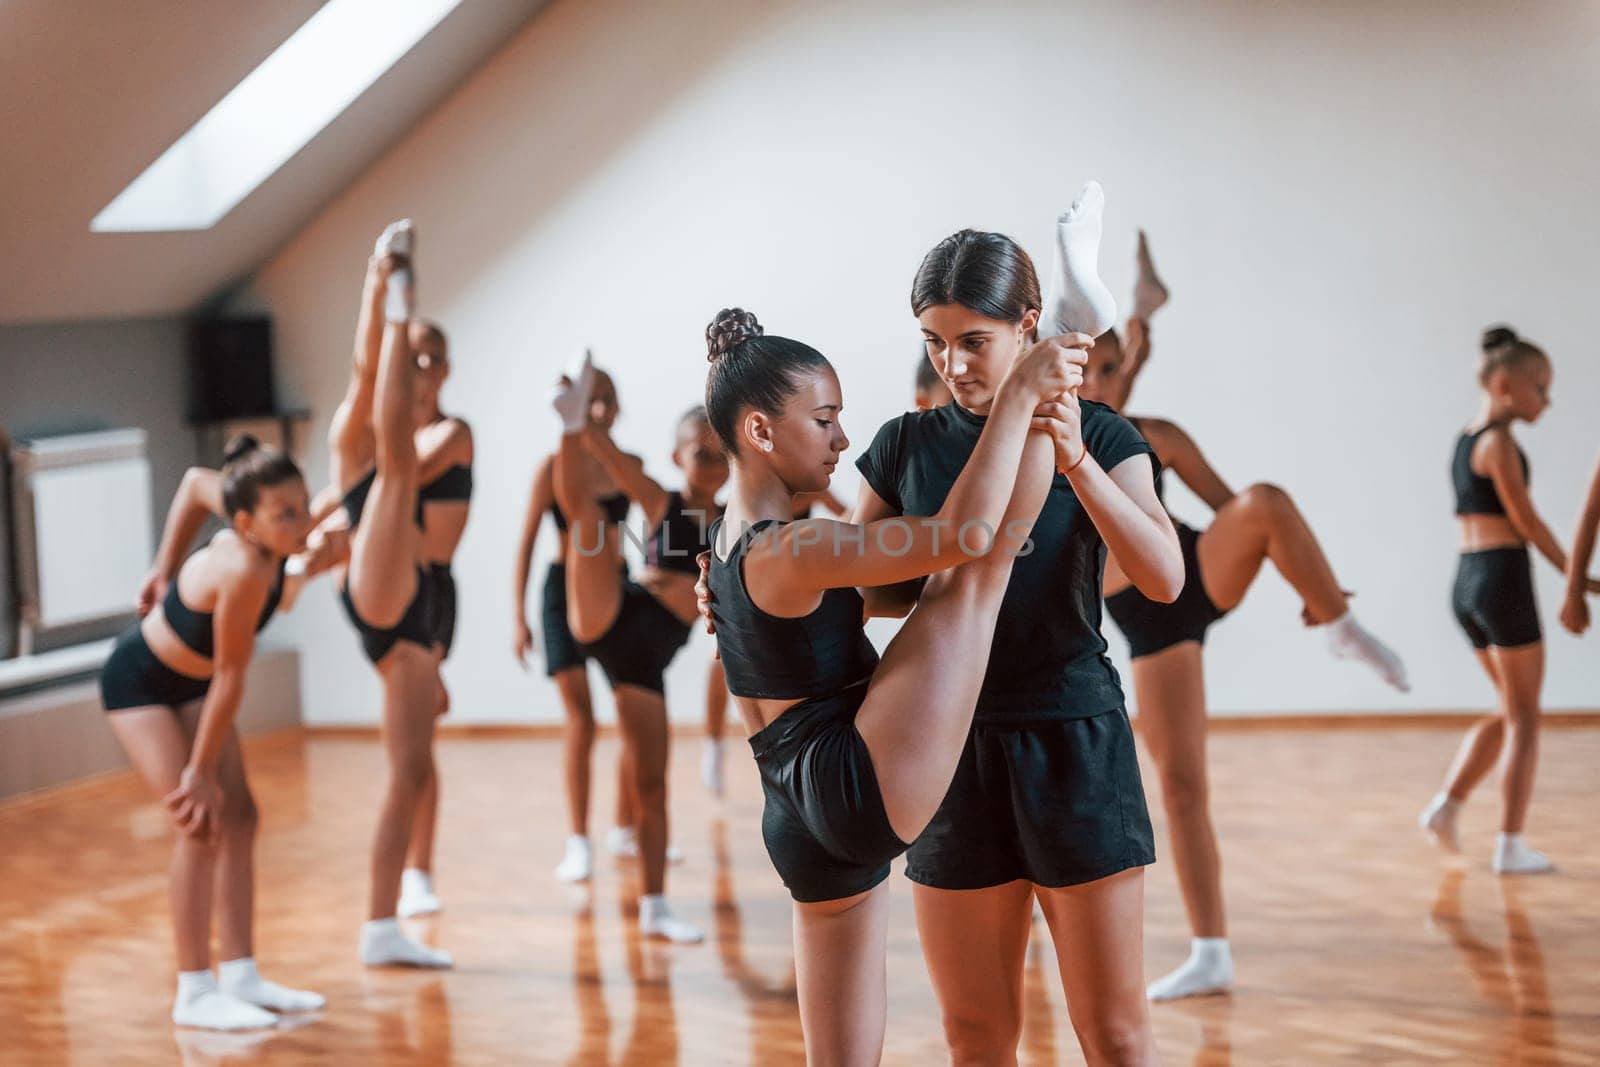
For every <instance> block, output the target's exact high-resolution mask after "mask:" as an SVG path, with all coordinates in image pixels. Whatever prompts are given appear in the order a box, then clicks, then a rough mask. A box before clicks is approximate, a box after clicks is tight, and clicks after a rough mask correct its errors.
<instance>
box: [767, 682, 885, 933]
mask: <svg viewBox="0 0 1600 1067" xmlns="http://www.w3.org/2000/svg"><path fill="white" fill-rule="evenodd" d="M866 695H867V683H866V682H862V683H860V684H859V685H855V686H852V687H851V688H849V689H847V690H845V691H844V692H843V693H839V694H836V695H834V696H828V697H815V698H813V699H811V700H805V701H802V702H800V703H799V704H796V705H795V706H794V707H792V708H789V709H788V710H787V711H785V712H784V713H783V714H782V715H779V716H778V717H777V718H776V719H774V720H772V722H770V723H768V724H767V725H766V726H765V727H764V728H763V729H761V730H760V731H758V732H757V733H755V734H753V735H752V736H751V738H750V748H751V750H752V751H753V752H754V753H755V757H756V767H757V768H758V769H759V771H760V772H761V789H762V792H763V793H764V794H765V796H766V804H765V805H764V806H763V808H762V812H761V836H762V838H763V839H764V840H765V841H766V845H767V855H768V856H770V857H771V858H772V865H773V866H774V867H775V868H777V871H778V875H779V877H781V878H782V879H783V884H784V885H785V886H787V887H788V888H789V894H790V895H791V896H793V897H794V899H795V900H798V901H801V902H805V903H812V902H816V901H823V900H840V899H842V898H844V897H849V896H854V895H855V894H857V893H863V892H865V891H866V890H868V889H871V888H872V887H873V886H875V885H877V884H878V883H879V882H881V881H883V880H884V879H885V878H887V877H889V861H890V860H892V859H894V858H895V857H896V856H898V855H900V853H902V852H904V851H905V850H906V843H905V842H904V841H901V840H900V839H899V838H898V837H896V836H895V833H894V830H893V829H892V828H891V827H890V826H889V817H888V815H886V814H885V813H884V810H883V797H882V795H881V794H880V793H879V792H878V776H877V773H876V772H875V771H874V770H873V767H872V757H871V755H869V754H868V752H867V746H866V742H864V741H862V740H861V735H860V734H859V733H857V732H856V725H855V722H856V712H857V711H859V710H860V708H861V702H862V701H863V700H865V699H866Z"/></svg>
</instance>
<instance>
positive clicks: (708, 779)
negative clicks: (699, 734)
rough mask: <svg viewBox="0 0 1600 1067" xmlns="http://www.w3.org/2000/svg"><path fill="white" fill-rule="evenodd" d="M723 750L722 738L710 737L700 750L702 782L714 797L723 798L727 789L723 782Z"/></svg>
mask: <svg viewBox="0 0 1600 1067" xmlns="http://www.w3.org/2000/svg"><path fill="white" fill-rule="evenodd" d="M722 748H723V746H722V739H721V738H710V737H708V738H706V743H705V747H704V748H702V749H701V750H700V781H701V783H702V784H703V785H704V786H705V787H706V792H708V793H710V794H711V795H712V796H714V797H720V796H722V794H723V793H724V792H725V790H726V788H727V786H726V783H725V782H723V780H722Z"/></svg>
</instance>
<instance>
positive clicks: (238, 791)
mask: <svg viewBox="0 0 1600 1067" xmlns="http://www.w3.org/2000/svg"><path fill="white" fill-rule="evenodd" d="M207 511H214V512H216V513H218V514H221V515H223V516H224V517H225V518H227V520H228V522H229V526H228V528H227V529H224V530H222V531H220V532H219V533H218V534H217V535H216V536H215V537H213V538H212V540H211V542H210V544H208V545H207V546H206V547H204V548H202V549H200V550H199V551H198V552H196V553H195V554H194V555H192V556H190V557H189V558H188V559H187V560H183V561H182V562H181V563H180V560H182V557H183V554H184V552H185V550H186V549H187V548H188V545H189V542H190V541H192V540H193V538H194V535H195V533H196V532H197V531H198V529H199V526H200V523H201V521H202V520H203V518H204V515H205V513H206V512H207ZM309 527H310V516H309V512H308V505H307V494H306V487H305V481H304V479H303V478H302V477H301V475H300V471H299V469H298V468H297V467H296V466H295V465H294V462H293V461H292V460H290V459H289V458H288V457H286V456H284V455H283V454H281V453H279V452H277V451H275V450H273V449H270V448H263V447H261V446H260V445H258V444H257V443H256V441H255V439H254V438H251V437H249V436H244V437H241V438H239V439H237V440H236V441H234V442H233V443H232V444H230V445H229V447H228V450H227V454H226V462H225V463H224V465H223V468H222V471H221V472H220V473H218V472H215V471H205V470H201V469H198V468H197V469H195V470H192V471H190V472H189V473H188V475H186V476H185V478H184V480H183V483H182V486H181V487H180V490H179V493H178V495H177V497H176V498H175V499H174V501H173V505H172V508H171V510H170V511H169V514H168V518H167V524H166V527H165V531H164V533H163V535H162V542H161V547H160V550H159V552H158V555H157V561H156V565H155V567H154V568H153V569H152V572H151V575H150V577H149V578H147V579H146V581H145V584H144V587H143V590H142V591H141V596H140V606H141V614H142V616H143V617H142V619H141V620H140V622H139V623H137V624H136V625H135V626H133V627H132V628H130V629H129V630H128V631H127V632H126V633H124V634H123V635H122V637H121V638H119V639H118V641H117V644H116V647H115V648H114V649H113V651H112V653H111V656H110V658H109V659H108V660H107V662H106V666H105V669H104V671H103V672H102V674H101V678H100V688H101V696H102V699H103V700H104V704H105V709H106V711H107V712H108V721H109V723H110V724H111V729H112V732H113V733H115V734H116V737H117V740H118V741H119V742H120V743H121V745H122V747H123V749H124V751H126V752H127V754H128V759H129V762H131V763H132V764H133V766H134V768H135V770H137V771H138V772H139V774H140V775H141V776H142V777H143V778H144V780H145V781H146V782H147V783H148V784H149V785H150V787H151V788H152V789H153V790H154V791H155V793H156V795H158V796H159V797H161V798H162V801H163V803H164V804H165V805H166V807H167V809H168V811H169V812H170V813H171V815H172V818H173V821H174V823H175V824H176V825H177V827H178V829H179V831H180V837H179V839H178V841H177V844H176V846H175V847H174V850H173V857H172V865H171V868H170V874H169V878H170V895H171V903H172V922H173V931H174V934H175V938H176V942H177V957H178V969H179V973H178V992H177V997H176V999H175V1001H174V1003H173V1008H172V1019H173V1021H174V1022H175V1023H177V1024H178V1025H180V1026H193V1027H202V1028H207V1029H217V1030H241V1029H252V1028H260V1027H268V1026H272V1025H274V1024H275V1023H276V1020H277V1016H276V1015H274V1014H273V1013H274V1012H284V1011H311V1010H315V1009H317V1008H320V1007H322V1005H323V1003H324V1001H323V998H322V997H321V996H319V995H318V994H315V993H307V992H302V991H299V990H294V989H288V988H285V987H283V986H280V985H277V984H276V983H273V982H269V981H267V980H265V979H263V978H262V977H261V976H260V974H259V973H258V971H257V969H256V962H255V956H254V944H253V930H252V925H253V900H254V848H255V836H256V824H257V818H258V817H257V813H256V807H255V802H254V800H253V798H252V797H251V795H250V786H249V782H248V780H247V778H246V776H245V766H244V759H243V756H242V754H241V753H240V749H239V737H238V732H237V730H236V729H235V727H234V719H235V717H236V716H237V714H238V710H239V704H240V701H241V699H242V697H243V695H244V684H245V674H246V671H247V670H248V668H249V665H250V659H251V655H252V652H253V651H254V647H255V634H256V631H258V630H259V629H261V628H262V627H263V626H265V625H266V624H267V621H268V620H269V619H271V618H272V615H273V613H274V611H275V610H276V609H277V607H278V601H279V596H280V593H281V590H282V581H283V570H284V563H285V561H286V560H287V558H288V557H289V556H290V555H291V554H293V553H295V552H297V551H299V550H300V549H301V548H303V547H304V544H305V537H306V532H307V530H308V529H309ZM213 913H215V914H216V917H217V930H216V933H217V937H218V941H219V944H220V947H221V952H222V957H223V961H222V963H221V964H220V966H219V967H218V971H217V973H216V974H215V975H213V973H212V970H211V951H210V943H211V934H212V921H211V920H212V916H213Z"/></svg>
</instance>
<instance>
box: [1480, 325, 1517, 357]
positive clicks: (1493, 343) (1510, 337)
mask: <svg viewBox="0 0 1600 1067" xmlns="http://www.w3.org/2000/svg"><path fill="white" fill-rule="evenodd" d="M1520 340H1521V338H1520V337H1518V336H1517V331H1516V330H1513V329H1512V328H1511V327H1509V326H1506V325H1504V324H1501V325H1499V326H1491V327H1489V328H1488V329H1487V330H1484V331H1483V349H1484V351H1485V352H1487V351H1488V350H1489V349H1491V348H1499V347H1500V346H1501V345H1514V344H1516V343H1517V342H1518V341H1520Z"/></svg>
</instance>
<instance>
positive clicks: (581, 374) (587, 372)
mask: <svg viewBox="0 0 1600 1067" xmlns="http://www.w3.org/2000/svg"><path fill="white" fill-rule="evenodd" d="M593 395H594V355H593V354H592V353H591V352H590V351H589V350H588V349H584V352H583V359H582V360H581V361H580V362H579V363H578V366H577V369H576V370H575V371H573V372H572V373H571V374H564V375H562V377H561V381H559V382H557V383H556V387H555V388H554V389H553V390H551V393H550V406H551V407H553V408H555V409H556V414H557V415H559V416H561V432H562V433H563V434H569V433H581V432H583V428H584V427H585V426H587V425H588V424H589V400H590V398H591V397H592V396H593Z"/></svg>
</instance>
